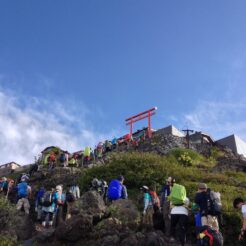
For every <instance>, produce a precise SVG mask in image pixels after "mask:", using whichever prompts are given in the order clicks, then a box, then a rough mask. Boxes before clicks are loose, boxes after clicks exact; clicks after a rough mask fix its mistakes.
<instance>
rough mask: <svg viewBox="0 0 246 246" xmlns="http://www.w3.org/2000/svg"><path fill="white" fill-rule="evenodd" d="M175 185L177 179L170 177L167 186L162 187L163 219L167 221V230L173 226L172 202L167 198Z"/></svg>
mask: <svg viewBox="0 0 246 246" xmlns="http://www.w3.org/2000/svg"><path fill="white" fill-rule="evenodd" d="M174 184H175V179H174V178H173V177H168V178H167V179H166V184H165V185H164V186H163V187H162V190H161V193H160V197H161V209H162V213H163V218H164V221H165V225H166V228H170V226H171V220H170V218H171V216H170V201H169V200H168V199H167V197H168V196H169V195H170V193H171V190H172V187H173V185H174ZM167 233H168V232H167Z"/></svg>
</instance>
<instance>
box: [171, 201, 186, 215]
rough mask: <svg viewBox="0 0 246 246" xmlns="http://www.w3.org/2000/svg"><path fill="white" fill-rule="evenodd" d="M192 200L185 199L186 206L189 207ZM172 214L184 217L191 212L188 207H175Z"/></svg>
mask: <svg viewBox="0 0 246 246" xmlns="http://www.w3.org/2000/svg"><path fill="white" fill-rule="evenodd" d="M189 204H190V200H189V198H187V197H186V199H185V206H187V207H188V206H189ZM171 214H184V215H187V216H188V215H189V211H188V209H187V208H186V207H184V206H174V207H173V208H172V210H171Z"/></svg>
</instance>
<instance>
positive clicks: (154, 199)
mask: <svg viewBox="0 0 246 246" xmlns="http://www.w3.org/2000/svg"><path fill="white" fill-rule="evenodd" d="M149 194H150V196H151V199H152V203H153V205H154V206H157V207H160V206H161V202H160V198H159V197H158V196H157V194H156V192H155V191H150V192H149Z"/></svg>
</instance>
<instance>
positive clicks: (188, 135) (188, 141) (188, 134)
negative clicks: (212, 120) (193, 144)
mask: <svg viewBox="0 0 246 246" xmlns="http://www.w3.org/2000/svg"><path fill="white" fill-rule="evenodd" d="M182 131H183V132H186V136H185V137H186V141H187V149H189V148H190V132H191V133H192V132H194V130H190V129H186V130H182Z"/></svg>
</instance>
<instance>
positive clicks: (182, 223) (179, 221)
mask: <svg viewBox="0 0 246 246" xmlns="http://www.w3.org/2000/svg"><path fill="white" fill-rule="evenodd" d="M177 226H178V228H177V237H178V239H179V241H180V243H181V245H182V246H183V245H184V244H185V240H186V233H187V227H188V216H187V215H184V214H172V215H171V231H170V234H171V236H172V237H175V232H176V227H177Z"/></svg>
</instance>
